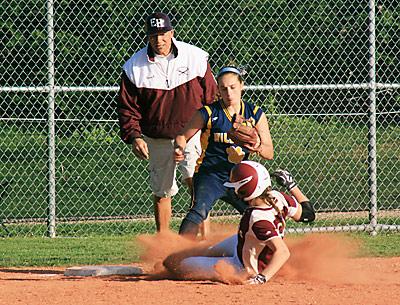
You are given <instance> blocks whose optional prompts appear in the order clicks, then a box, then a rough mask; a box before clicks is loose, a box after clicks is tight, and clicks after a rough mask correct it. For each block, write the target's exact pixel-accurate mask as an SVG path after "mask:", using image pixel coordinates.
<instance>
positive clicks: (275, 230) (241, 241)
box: [179, 190, 299, 279]
mask: <svg viewBox="0 0 400 305" xmlns="http://www.w3.org/2000/svg"><path fill="white" fill-rule="evenodd" d="M271 193H272V194H273V196H274V197H275V199H276V205H277V207H279V209H280V210H281V211H282V216H283V218H281V217H280V216H279V214H278V212H277V211H276V210H275V209H274V208H273V207H267V206H266V207H249V208H247V209H246V210H245V212H244V214H243V216H242V218H241V221H240V225H239V232H238V234H237V235H233V236H231V237H228V238H226V239H224V240H223V241H221V242H220V243H218V244H216V245H214V246H212V247H210V248H213V249H214V251H217V252H220V253H224V256H223V257H207V256H193V257H188V258H185V259H184V260H182V262H181V264H180V266H179V268H180V270H181V272H183V273H186V274H195V277H196V278H198V279H210V278H211V279H213V278H218V273H216V271H215V268H214V266H215V265H216V264H217V263H218V262H219V261H221V260H223V261H225V262H227V263H228V264H230V265H231V266H233V267H234V268H235V270H236V271H237V272H242V271H246V272H247V273H248V274H259V273H260V272H261V271H262V270H263V269H264V268H265V267H266V266H267V265H268V263H269V262H270V260H271V256H272V251H271V249H270V248H268V246H267V245H266V242H267V240H270V239H272V238H283V235H284V227H285V226H284V222H285V221H286V219H287V218H288V217H292V216H294V215H295V214H296V212H297V209H298V206H299V203H298V202H297V200H296V199H295V198H294V197H292V196H290V195H288V194H285V193H282V192H278V191H274V190H273V191H271Z"/></svg>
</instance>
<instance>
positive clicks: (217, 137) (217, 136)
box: [214, 132, 233, 144]
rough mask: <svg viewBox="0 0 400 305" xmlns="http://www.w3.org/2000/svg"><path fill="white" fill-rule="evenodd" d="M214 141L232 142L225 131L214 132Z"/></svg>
mask: <svg viewBox="0 0 400 305" xmlns="http://www.w3.org/2000/svg"><path fill="white" fill-rule="evenodd" d="M214 142H217V143H227V144H233V141H232V140H231V139H229V138H228V134H227V133H226V132H216V133H214Z"/></svg>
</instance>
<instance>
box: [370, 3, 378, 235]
mask: <svg viewBox="0 0 400 305" xmlns="http://www.w3.org/2000/svg"><path fill="white" fill-rule="evenodd" d="M368 19H369V22H368V29H369V54H368V55H369V79H368V96H369V102H370V106H369V132H368V140H369V141H368V174H369V176H368V185H369V199H370V212H369V220H370V226H371V228H372V231H371V235H376V234H377V230H376V229H377V223H378V220H377V211H378V208H377V183H376V177H377V172H376V163H377V161H376V58H375V51H376V50H375V40H376V35H375V25H376V24H375V0H370V1H369V13H368Z"/></svg>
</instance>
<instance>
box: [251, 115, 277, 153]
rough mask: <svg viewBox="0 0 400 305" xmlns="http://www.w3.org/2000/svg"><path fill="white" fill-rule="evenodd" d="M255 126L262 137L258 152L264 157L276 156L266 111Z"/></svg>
mask: <svg viewBox="0 0 400 305" xmlns="http://www.w3.org/2000/svg"><path fill="white" fill-rule="evenodd" d="M255 127H256V129H257V132H258V135H259V137H260V146H259V147H258V149H257V152H258V154H259V155H260V156H261V157H262V158H263V159H267V160H272V159H273V158H274V146H273V144H272V138H271V133H270V131H269V125H268V120H267V117H266V115H265V113H263V114H262V115H261V117H260V119H259V120H258V122H257V124H256V126H255Z"/></svg>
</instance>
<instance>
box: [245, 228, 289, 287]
mask: <svg viewBox="0 0 400 305" xmlns="http://www.w3.org/2000/svg"><path fill="white" fill-rule="evenodd" d="M265 244H266V246H267V247H268V248H269V249H271V251H272V252H273V254H272V257H271V260H270V262H269V263H268V265H267V267H266V268H265V269H264V270H263V271H262V272H260V273H259V274H257V275H255V276H253V277H252V278H250V279H249V280H248V281H247V282H246V283H247V284H264V283H266V282H267V281H268V280H269V279H270V278H272V277H273V276H274V275H275V274H276V273H277V272H278V271H279V269H281V268H282V266H283V265H284V264H285V263H286V261H287V260H288V259H289V257H290V251H289V249H288V247H287V246H286V243H285V242H284V241H283V239H282V238H281V237H279V236H278V237H274V238H271V239H269V240H267V241H266V243H265Z"/></svg>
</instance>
